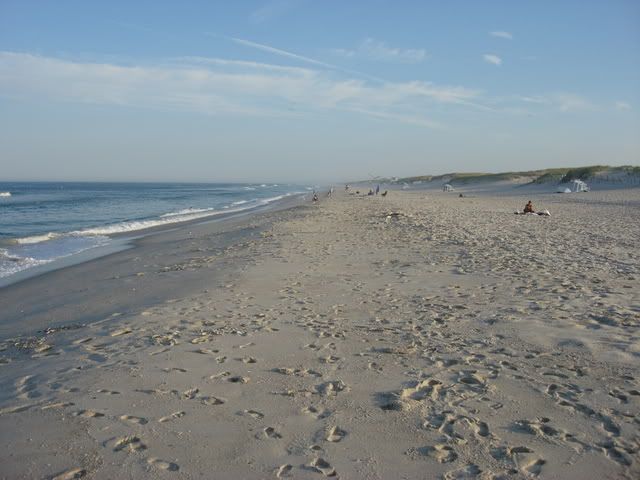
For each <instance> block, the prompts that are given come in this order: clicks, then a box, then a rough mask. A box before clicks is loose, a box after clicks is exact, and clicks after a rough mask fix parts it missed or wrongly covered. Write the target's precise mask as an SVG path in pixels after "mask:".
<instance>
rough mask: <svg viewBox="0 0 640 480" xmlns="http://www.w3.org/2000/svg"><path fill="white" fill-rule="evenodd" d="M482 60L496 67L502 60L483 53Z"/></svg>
mask: <svg viewBox="0 0 640 480" xmlns="http://www.w3.org/2000/svg"><path fill="white" fill-rule="evenodd" d="M482 58H483V60H484V61H485V62H487V63H491V64H493V65H498V66H499V65H502V59H501V58H500V57H499V56H497V55H494V54H492V53H485V54H484V55H482Z"/></svg>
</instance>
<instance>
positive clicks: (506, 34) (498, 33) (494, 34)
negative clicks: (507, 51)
mask: <svg viewBox="0 0 640 480" xmlns="http://www.w3.org/2000/svg"><path fill="white" fill-rule="evenodd" d="M489 35H491V36H492V37H498V38H505V39H507V40H513V35H512V34H511V33H509V32H503V31H494V32H489Z"/></svg>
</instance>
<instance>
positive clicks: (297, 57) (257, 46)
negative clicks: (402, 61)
mask: <svg viewBox="0 0 640 480" xmlns="http://www.w3.org/2000/svg"><path fill="white" fill-rule="evenodd" d="M206 35H209V36H213V37H218V35H215V34H212V33H207V34H206ZM224 38H226V39H228V40H231V41H232V42H234V43H237V44H238V45H243V46H245V47H249V48H254V49H257V50H262V51H263V52H267V53H272V54H274V55H278V56H281V57H286V58H289V59H292V60H297V61H300V62H304V63H309V64H312V65H315V66H318V67H324V68H328V69H331V70H336V71H340V72H343V73H347V74H351V75H356V76H358V77H364V78H368V79H369V80H373V81H376V82H381V83H383V82H384V80H383V79H381V78H378V77H375V76H373V75H369V74H367V73H364V72H359V71H357V70H351V69H349V68H344V67H341V66H339V65H333V64H331V63H327V62H322V61H320V60H316V59H314V58H311V57H307V56H304V55H299V54H297V53H293V52H290V51H287V50H282V49H280V48H275V47H272V46H271V45H265V44H263V43H257V42H252V41H251V40H246V39H243V38H236V37H224Z"/></svg>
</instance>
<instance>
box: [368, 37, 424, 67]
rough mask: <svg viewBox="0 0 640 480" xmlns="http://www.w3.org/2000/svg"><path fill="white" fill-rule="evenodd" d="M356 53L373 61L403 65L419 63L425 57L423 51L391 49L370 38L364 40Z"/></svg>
mask: <svg viewBox="0 0 640 480" xmlns="http://www.w3.org/2000/svg"><path fill="white" fill-rule="evenodd" d="M358 52H359V53H360V54H362V55H364V56H365V57H367V58H370V59H373V60H382V61H387V62H403V63H419V62H421V61H423V60H424V59H425V58H426V56H427V52H426V51H425V50H423V49H416V48H409V49H401V48H392V47H389V46H388V45H387V44H386V43H384V42H380V41H378V40H374V39H372V38H365V39H364V40H363V41H362V43H361V44H360V46H359V47H358Z"/></svg>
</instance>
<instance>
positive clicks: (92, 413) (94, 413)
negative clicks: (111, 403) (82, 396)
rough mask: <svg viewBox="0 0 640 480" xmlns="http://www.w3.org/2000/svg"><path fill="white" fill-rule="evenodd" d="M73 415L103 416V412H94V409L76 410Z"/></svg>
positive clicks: (86, 416)
mask: <svg viewBox="0 0 640 480" xmlns="http://www.w3.org/2000/svg"><path fill="white" fill-rule="evenodd" d="M74 415H75V416H76V417H84V418H100V417H104V413H100V412H96V411H94V410H78V411H77V412H76V413H75V414H74Z"/></svg>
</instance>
